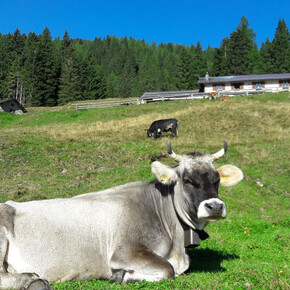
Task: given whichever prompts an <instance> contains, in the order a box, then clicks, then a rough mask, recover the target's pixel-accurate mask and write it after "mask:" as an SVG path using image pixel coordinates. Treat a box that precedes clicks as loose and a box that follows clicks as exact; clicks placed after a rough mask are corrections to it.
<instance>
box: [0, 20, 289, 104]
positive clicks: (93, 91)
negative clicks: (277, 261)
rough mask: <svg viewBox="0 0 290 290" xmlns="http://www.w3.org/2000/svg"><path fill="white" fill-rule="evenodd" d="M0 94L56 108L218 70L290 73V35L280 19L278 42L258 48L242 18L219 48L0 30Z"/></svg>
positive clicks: (190, 84) (175, 85) (181, 82)
mask: <svg viewBox="0 0 290 290" xmlns="http://www.w3.org/2000/svg"><path fill="white" fill-rule="evenodd" d="M0 56H1V57H0V100H3V99H8V98H17V99H18V100H20V101H21V102H23V103H25V104H26V105H27V106H56V105H64V104H67V103H69V102H73V101H79V100H93V99H104V98H116V97H139V96H141V95H142V94H143V93H144V92H146V91H147V92H148V91H174V90H189V89H190V90H192V89H197V88H199V86H198V82H197V81H198V79H199V77H202V76H204V75H205V73H206V72H209V74H210V75H211V76H222V75H242V74H263V73H286V72H289V71H290V34H289V30H288V27H287V24H286V22H285V20H284V19H280V20H279V22H278V25H277V28H276V31H275V35H274V38H273V40H272V41H270V40H269V39H268V38H267V39H266V40H265V42H263V43H262V44H261V47H260V49H259V48H258V46H257V44H256V40H255V33H254V31H253V29H252V28H250V27H249V22H248V20H247V19H246V18H245V17H242V18H241V20H240V23H239V24H238V26H237V28H236V30H235V31H233V32H232V33H231V34H230V36H229V37H226V38H224V39H223V40H222V42H221V45H220V47H218V48H213V47H210V46H209V47H207V48H206V49H203V48H202V46H201V44H200V42H197V44H196V45H190V46H186V45H180V44H173V43H166V44H165V43H160V44H159V45H157V44H156V43H154V42H152V43H151V44H148V43H146V42H145V41H144V40H136V39H134V38H132V37H130V38H127V37H124V38H117V37H115V36H107V37H106V38H97V37H96V38H95V39H94V40H83V39H71V38H70V36H69V33H68V32H67V31H65V33H64V35H63V37H62V39H60V37H57V38H56V39H52V37H51V33H50V30H49V29H48V28H45V29H44V30H43V32H42V33H41V34H39V35H37V34H36V33H35V32H30V33H29V34H28V35H26V34H22V33H21V31H20V30H19V29H16V30H15V32H14V33H13V34H11V33H8V34H6V35H3V34H1V33H0Z"/></svg>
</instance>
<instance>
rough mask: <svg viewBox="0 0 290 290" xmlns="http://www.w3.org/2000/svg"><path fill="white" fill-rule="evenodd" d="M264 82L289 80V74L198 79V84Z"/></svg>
mask: <svg viewBox="0 0 290 290" xmlns="http://www.w3.org/2000/svg"><path fill="white" fill-rule="evenodd" d="M266 80H281V81H282V80H290V73H285V74H260V75H239V76H219V77H211V76H208V79H207V77H202V78H199V80H198V83H199V84H212V83H217V84H218V83H236V82H246V81H254V82H256V81H266Z"/></svg>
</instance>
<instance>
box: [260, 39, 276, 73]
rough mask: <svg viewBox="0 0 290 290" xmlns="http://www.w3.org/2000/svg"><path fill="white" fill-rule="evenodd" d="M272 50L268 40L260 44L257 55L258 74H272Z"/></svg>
mask: <svg viewBox="0 0 290 290" xmlns="http://www.w3.org/2000/svg"><path fill="white" fill-rule="evenodd" d="M273 72H274V69H273V48H272V43H271V42H270V40H269V38H267V39H266V41H265V42H262V44H261V49H260V55H259V73H262V74H270V73H273Z"/></svg>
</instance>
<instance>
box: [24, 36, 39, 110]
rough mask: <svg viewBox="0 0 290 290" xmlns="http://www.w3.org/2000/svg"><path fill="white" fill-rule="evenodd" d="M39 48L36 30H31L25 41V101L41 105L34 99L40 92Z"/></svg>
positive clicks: (28, 103) (29, 103)
mask: <svg viewBox="0 0 290 290" xmlns="http://www.w3.org/2000/svg"><path fill="white" fill-rule="evenodd" d="M38 49H39V43H38V36H37V35H36V33H35V32H30V33H29V34H28V36H27V38H26V41H25V47H24V51H23V67H22V75H23V83H24V87H25V95H26V98H25V103H26V105H28V106H32V105H39V103H38V102H35V99H34V98H35V96H36V95H37V92H38V79H39V76H38V61H37V57H38Z"/></svg>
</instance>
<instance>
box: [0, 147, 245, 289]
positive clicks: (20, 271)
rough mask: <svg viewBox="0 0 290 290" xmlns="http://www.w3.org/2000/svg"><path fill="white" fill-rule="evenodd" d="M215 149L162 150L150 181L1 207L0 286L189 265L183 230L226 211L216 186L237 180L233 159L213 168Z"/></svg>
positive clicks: (150, 273) (144, 273) (167, 273)
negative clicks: (167, 160) (165, 158)
mask: <svg viewBox="0 0 290 290" xmlns="http://www.w3.org/2000/svg"><path fill="white" fill-rule="evenodd" d="M226 147H227V146H226V144H225V145H224V147H223V148H222V149H221V150H220V151H218V152H217V153H215V154H205V153H200V152H193V153H189V154H186V155H177V154H175V153H174V152H173V150H172V149H171V145H170V143H169V144H168V153H169V156H170V157H172V158H173V159H174V160H175V161H176V162H178V166H176V167H170V166H167V165H164V164H162V163H160V162H159V161H155V162H153V163H152V172H153V173H154V174H155V176H156V178H157V179H156V180H153V181H149V182H134V183H129V184H125V185H122V186H117V187H114V188H111V189H107V190H104V191H101V192H93V193H88V194H83V195H79V196H75V197H73V198H60V199H52V200H38V201H30V202H22V203H21V202H20V203H19V202H13V201H8V202H6V203H4V204H1V205H0V288H1V289H20V288H22V287H24V288H23V289H51V288H50V286H49V284H48V281H49V282H58V281H69V280H90V279H91V277H96V278H99V279H110V280H111V281H118V282H120V283H127V282H135V281H141V280H147V281H159V280H162V279H168V278H174V277H176V276H178V275H180V274H182V273H183V272H184V271H186V270H187V269H188V267H189V263H190V261H189V257H188V255H187V254H186V250H185V247H184V239H185V237H184V236H185V230H186V229H191V230H195V229H196V230H202V229H203V228H204V227H205V226H206V225H207V223H208V222H209V221H211V220H218V219H220V218H224V217H225V216H226V206H225V204H224V203H223V202H222V201H221V200H220V199H219V197H218V187H219V184H221V185H225V186H231V185H234V184H236V183H238V182H239V181H240V180H242V178H243V173H242V172H241V170H240V169H239V168H237V167H235V166H233V165H224V166H222V167H220V168H219V169H217V170H216V169H215V168H214V166H213V163H214V161H215V160H217V159H218V158H220V157H222V156H223V155H224V154H225V151H226Z"/></svg>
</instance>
